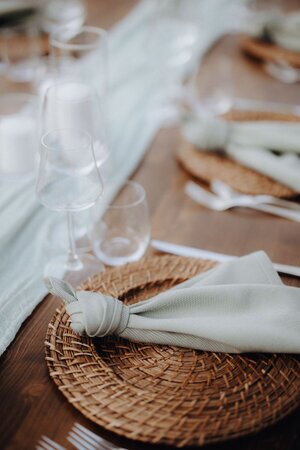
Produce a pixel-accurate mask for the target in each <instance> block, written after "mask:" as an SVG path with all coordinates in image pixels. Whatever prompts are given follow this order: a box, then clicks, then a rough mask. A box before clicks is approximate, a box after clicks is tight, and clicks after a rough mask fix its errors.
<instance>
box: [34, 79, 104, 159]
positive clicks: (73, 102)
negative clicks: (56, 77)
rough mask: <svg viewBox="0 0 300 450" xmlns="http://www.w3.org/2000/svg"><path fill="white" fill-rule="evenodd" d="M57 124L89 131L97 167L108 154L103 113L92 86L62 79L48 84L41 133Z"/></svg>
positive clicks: (57, 125)
mask: <svg viewBox="0 0 300 450" xmlns="http://www.w3.org/2000/svg"><path fill="white" fill-rule="evenodd" d="M58 128H74V129H80V130H82V131H86V132H87V133H88V134H90V136H91V137H92V141H93V149H94V153H95V158H96V162H97V165H98V167H100V165H102V164H103V163H104V161H106V159H107V158H108V156H109V151H108V145H107V137H106V115H105V113H104V110H103V104H102V102H101V100H100V98H99V96H98V94H97V91H96V90H95V89H94V88H93V87H92V86H90V85H88V84H87V83H84V82H82V81H80V80H76V79H65V80H63V81H60V82H57V83H55V84H53V85H50V86H49V87H48V89H47V90H46V92H45V94H44V98H43V104H42V111H41V134H44V133H46V132H47V131H50V130H55V129H58Z"/></svg>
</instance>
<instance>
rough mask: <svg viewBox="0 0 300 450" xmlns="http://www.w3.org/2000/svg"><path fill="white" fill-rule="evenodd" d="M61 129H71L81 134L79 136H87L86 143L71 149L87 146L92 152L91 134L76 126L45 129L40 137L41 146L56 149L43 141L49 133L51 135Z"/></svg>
mask: <svg viewBox="0 0 300 450" xmlns="http://www.w3.org/2000/svg"><path fill="white" fill-rule="evenodd" d="M62 131H69V132H70V131H72V132H74V133H77V134H81V136H85V137H86V138H87V140H88V141H87V144H86V145H84V146H82V145H80V146H78V147H72V150H75V149H86V148H88V147H91V149H92V152H93V154H94V150H93V141H92V136H91V135H90V134H89V133H88V132H87V131H84V130H77V129H76V128H56V129H54V130H50V131H47V132H46V133H44V134H43V135H42V137H41V145H42V146H43V148H45V149H47V150H56V148H55V147H53V146H52V145H49V144H47V143H46V142H45V141H46V139H47V138H48V137H49V136H50V135H52V134H54V133H57V132H62Z"/></svg>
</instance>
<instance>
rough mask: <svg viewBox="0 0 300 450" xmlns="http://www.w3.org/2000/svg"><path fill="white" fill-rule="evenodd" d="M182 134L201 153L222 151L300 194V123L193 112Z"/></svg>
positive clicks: (184, 122)
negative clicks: (227, 119) (239, 119)
mask: <svg viewBox="0 0 300 450" xmlns="http://www.w3.org/2000/svg"><path fill="white" fill-rule="evenodd" d="M182 132H183V135H184V136H185V138H186V139H187V140H188V141H189V142H191V143H192V144H193V145H194V146H195V147H197V148H198V149H199V150H212V151H215V150H220V149H222V150H223V151H225V153H226V154H227V155H228V156H230V157H231V158H232V159H234V160H236V161H237V162H239V163H240V164H242V165H244V166H246V167H249V168H251V169H253V170H256V171H258V172H261V173H263V174H264V175H267V176H269V177H271V178H273V179H274V180H276V181H279V182H280V183H283V184H285V185H286V186H289V187H290V188H291V189H293V190H295V191H297V192H300V177H299V171H300V158H299V155H300V122H299V123H296V122H293V123H291V122H280V121H273V122H272V121H264V120H263V121H250V122H238V121H237V122H232V121H226V120H223V119H221V118H216V117H211V116H205V117H203V116H199V115H197V114H196V113H189V114H186V115H185V116H184V118H183V126H182Z"/></svg>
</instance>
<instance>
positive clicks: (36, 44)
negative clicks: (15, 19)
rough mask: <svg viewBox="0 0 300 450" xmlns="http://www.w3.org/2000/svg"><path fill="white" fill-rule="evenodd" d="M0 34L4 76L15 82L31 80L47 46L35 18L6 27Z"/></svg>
mask: <svg viewBox="0 0 300 450" xmlns="http://www.w3.org/2000/svg"><path fill="white" fill-rule="evenodd" d="M1 36H2V59H3V61H4V66H5V74H6V76H7V77H8V78H9V79H11V80H13V81H16V82H26V83H28V82H31V81H33V80H34V78H35V76H36V71H37V70H38V68H39V66H40V64H41V61H42V56H43V55H44V54H45V51H46V46H47V44H46V41H45V38H43V37H42V36H41V35H40V31H39V29H38V24H37V22H36V20H34V19H32V20H27V21H25V22H23V23H19V24H15V25H13V26H11V27H9V28H6V29H5V30H3V32H2V33H1Z"/></svg>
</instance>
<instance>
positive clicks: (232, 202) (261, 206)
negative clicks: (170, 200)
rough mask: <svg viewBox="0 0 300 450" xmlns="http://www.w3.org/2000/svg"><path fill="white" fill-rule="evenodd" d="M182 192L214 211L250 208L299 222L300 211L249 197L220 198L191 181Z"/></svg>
mask: <svg viewBox="0 0 300 450" xmlns="http://www.w3.org/2000/svg"><path fill="white" fill-rule="evenodd" d="M184 191H185V193H186V194H187V195H188V196H189V197H190V198H192V199H193V200H194V201H196V202H197V203H199V204H200V205H202V206H205V207H206V208H209V209H212V210H214V211H226V210H227V209H231V208H236V207H243V208H251V209H255V210H258V211H263V212H266V213H268V214H272V215H275V216H279V217H283V218H285V219H289V220H293V221H295V222H300V211H296V210H290V209H288V208H283V207H281V206H275V205H269V204H266V203H257V201H256V200H255V199H252V198H251V196H247V195H240V196H236V197H228V198H227V197H221V196H219V195H215V194H212V193H211V192H209V191H207V190H206V189H204V188H202V187H201V186H199V185H198V184H196V183H194V182H193V181H189V182H187V183H186V185H185V188H184Z"/></svg>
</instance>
